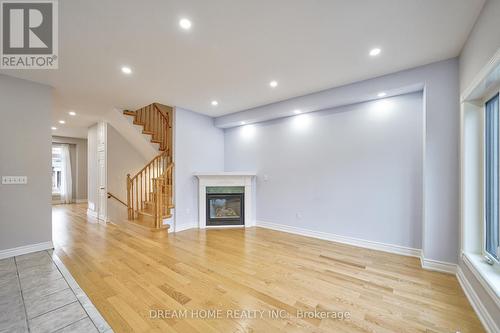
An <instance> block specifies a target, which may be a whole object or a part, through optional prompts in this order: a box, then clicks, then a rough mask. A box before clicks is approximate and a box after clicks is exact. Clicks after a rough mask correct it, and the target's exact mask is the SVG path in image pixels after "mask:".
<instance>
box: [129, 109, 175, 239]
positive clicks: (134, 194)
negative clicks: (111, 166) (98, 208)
mask: <svg viewBox="0 0 500 333" xmlns="http://www.w3.org/2000/svg"><path fill="white" fill-rule="evenodd" d="M123 113H124V114H125V115H127V116H131V117H133V123H134V125H139V126H142V128H143V130H142V133H143V134H146V135H149V136H151V142H152V143H155V144H157V145H158V152H159V154H158V155H157V156H156V157H154V158H153V159H152V160H151V161H149V162H148V163H147V164H146V165H145V166H144V167H143V168H142V169H141V170H140V171H139V172H138V173H137V174H135V175H134V176H131V175H130V174H128V175H127V208H128V219H129V220H130V221H131V222H134V223H136V224H138V225H140V226H143V227H147V228H149V229H155V230H162V229H168V227H169V226H168V225H163V220H164V219H168V218H170V217H172V208H173V207H174V205H173V168H174V163H173V159H172V119H173V109H172V108H171V107H169V106H165V105H162V104H159V103H153V104H150V105H148V106H145V107H143V108H140V109H139V110H136V111H124V112H123Z"/></svg>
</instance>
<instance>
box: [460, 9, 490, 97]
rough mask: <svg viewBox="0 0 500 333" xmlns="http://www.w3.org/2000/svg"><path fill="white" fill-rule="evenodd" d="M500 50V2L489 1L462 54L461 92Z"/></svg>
mask: <svg viewBox="0 0 500 333" xmlns="http://www.w3.org/2000/svg"><path fill="white" fill-rule="evenodd" d="M499 49H500V1H499V0H487V1H486V3H485V4H484V7H483V9H482V11H481V14H480V15H479V18H478V19H477V21H476V23H475V25H474V28H473V29H472V31H471V33H470V35H469V38H468V39H467V42H466V43H465V45H464V47H463V49H462V53H461V54H460V91H462V92H463V91H464V90H465V89H466V88H467V87H468V86H469V85H470V84H471V82H472V80H473V79H474V77H475V76H476V75H477V74H478V73H479V71H480V70H481V69H482V68H483V66H485V65H486V63H487V62H488V61H489V60H490V59H491V57H493V55H494V54H495V52H497V50H499Z"/></svg>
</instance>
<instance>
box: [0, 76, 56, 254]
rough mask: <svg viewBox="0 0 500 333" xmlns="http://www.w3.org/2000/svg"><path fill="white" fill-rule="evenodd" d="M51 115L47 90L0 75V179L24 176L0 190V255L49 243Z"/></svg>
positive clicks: (38, 85) (0, 186)
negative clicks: (23, 179)
mask: <svg viewBox="0 0 500 333" xmlns="http://www.w3.org/2000/svg"><path fill="white" fill-rule="evenodd" d="M51 112H52V91H51V88H50V87H48V86H45V85H40V84H36V83H33V82H29V81H25V80H20V79H15V78H11V77H9V76H6V75H0V119H1V121H0V175H1V176H28V184H27V185H1V184H0V251H2V250H6V249H12V248H16V247H20V246H27V245H32V244H38V243H45V244H48V243H46V242H49V243H51V241H52V219H51V194H52V193H51V192H52V184H51V156H52V154H51V138H52V137H51V134H52V133H51V130H50V127H51V119H52V118H51ZM48 246H50V245H48ZM0 255H1V254H0Z"/></svg>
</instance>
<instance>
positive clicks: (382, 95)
mask: <svg viewBox="0 0 500 333" xmlns="http://www.w3.org/2000/svg"><path fill="white" fill-rule="evenodd" d="M377 96H378V97H385V96H387V94H386V93H385V92H379V93H378V94H377Z"/></svg>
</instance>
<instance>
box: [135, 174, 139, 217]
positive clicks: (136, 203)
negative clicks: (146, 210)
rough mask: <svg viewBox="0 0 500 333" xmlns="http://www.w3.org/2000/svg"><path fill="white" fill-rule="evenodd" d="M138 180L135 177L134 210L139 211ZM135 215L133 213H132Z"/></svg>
mask: <svg viewBox="0 0 500 333" xmlns="http://www.w3.org/2000/svg"><path fill="white" fill-rule="evenodd" d="M137 181H138V178H137V177H135V210H137V211H138V210H139V186H138V185H139V184H138V182H137ZM134 215H135V212H134Z"/></svg>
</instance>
